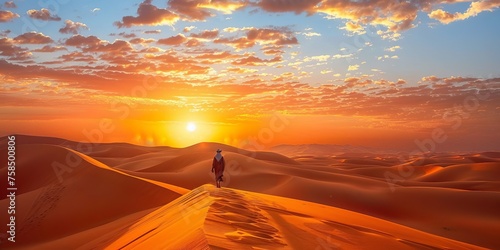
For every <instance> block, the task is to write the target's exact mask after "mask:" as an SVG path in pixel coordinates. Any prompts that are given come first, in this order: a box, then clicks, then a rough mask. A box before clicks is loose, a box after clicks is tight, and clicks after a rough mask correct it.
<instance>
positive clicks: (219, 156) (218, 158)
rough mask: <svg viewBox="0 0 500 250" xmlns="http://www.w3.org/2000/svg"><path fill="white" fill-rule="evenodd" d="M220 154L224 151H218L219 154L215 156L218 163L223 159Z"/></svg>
mask: <svg viewBox="0 0 500 250" xmlns="http://www.w3.org/2000/svg"><path fill="white" fill-rule="evenodd" d="M220 152H222V150H220V149H217V154H216V155H215V159H217V161H220V159H221V158H222V155H221V154H220Z"/></svg>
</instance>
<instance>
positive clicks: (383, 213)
mask: <svg viewBox="0 0 500 250" xmlns="http://www.w3.org/2000/svg"><path fill="white" fill-rule="evenodd" d="M16 143H17V147H16V156H17V161H16V164H17V168H16V181H17V183H16V185H17V188H18V191H17V193H16V195H17V196H16V202H17V206H16V224H17V227H16V228H17V234H16V242H15V243H10V242H6V235H5V233H4V231H6V230H3V231H2V232H1V233H3V234H0V236H2V237H1V240H2V242H1V243H0V244H1V245H0V246H1V248H2V249H488V248H489V249H499V248H500V241H499V240H498V237H497V235H498V232H499V231H500V213H499V212H498V211H500V153H496V152H481V153H477V152H475V153H440V154H428V155H425V156H414V157H406V156H403V157H402V155H398V154H395V153H392V152H391V153H383V152H375V153H368V152H360V151H356V150H353V149H352V148H349V152H341V151H335V152H333V151H332V152H331V153H330V154H328V150H326V153H325V147H324V146H321V148H320V149H318V150H317V151H318V152H320V151H321V152H322V153H321V154H319V153H318V154H317V155H315V154H314V152H315V148H314V147H317V145H311V146H309V147H308V150H303V146H301V147H300V148H299V147H298V148H299V149H300V150H293V147H286V148H285V149H286V150H283V148H281V150H280V148H278V149H276V150H274V152H253V151H248V150H244V149H239V148H235V147H231V146H227V145H223V144H217V143H200V144H196V145H193V146H191V147H187V148H171V147H143V146H137V145H131V144H125V143H103V144H91V143H87V144H84V143H78V142H72V141H67V140H63V139H57V138H47V137H36V136H22V135H18V136H16ZM5 145H6V138H5V137H4V138H0V155H7V149H6V146H5ZM217 148H221V149H222V150H223V155H224V157H225V159H226V163H227V166H226V172H225V175H224V177H225V181H224V183H223V188H222V189H217V188H215V187H214V186H213V185H212V184H213V175H212V174H211V173H210V168H211V161H212V157H213V155H214V153H215V150H216V149H217ZM346 151H347V150H346ZM353 152H354V153H353ZM6 160H7V159H6V157H1V158H0V163H1V164H2V165H0V166H1V168H0V176H3V177H2V178H4V177H5V176H6V172H7V168H6ZM2 183H4V182H3V180H2ZM0 194H1V198H2V199H1V200H0V207H2V208H6V207H7V206H8V202H9V201H8V199H6V198H5V197H6V195H7V193H6V188H5V185H4V186H3V187H2V189H1V191H0ZM6 210H7V209H2V213H3V214H2V216H0V218H1V221H0V224H3V225H6V224H7V223H8V221H7V220H8V219H7V216H4V215H6ZM5 229H6V228H5Z"/></svg>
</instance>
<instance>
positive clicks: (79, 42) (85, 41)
mask: <svg viewBox="0 0 500 250" xmlns="http://www.w3.org/2000/svg"><path fill="white" fill-rule="evenodd" d="M100 43H101V39H99V38H97V37H96V36H88V37H85V36H82V35H73V36H72V37H70V38H68V39H67V40H66V42H65V44H66V45H69V46H76V47H82V46H87V47H89V46H97V45H98V44H100Z"/></svg>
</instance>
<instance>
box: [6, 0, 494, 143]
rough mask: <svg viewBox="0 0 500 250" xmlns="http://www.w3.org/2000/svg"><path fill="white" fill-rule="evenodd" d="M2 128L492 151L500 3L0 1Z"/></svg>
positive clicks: (147, 138) (86, 136)
mask: <svg viewBox="0 0 500 250" xmlns="http://www.w3.org/2000/svg"><path fill="white" fill-rule="evenodd" d="M0 4H1V7H0V81H1V85H0V120H1V121H0V122H1V125H0V135H2V136H4V135H9V134H31V135H41V136H55V137H61V138H66V139H71V140H77V141H88V142H93V143H97V142H115V141H120V142H128V143H133V144H139V145H147V146H158V145H168V146H174V147H185V146H189V145H192V144H195V143H198V142H203V141H213V142H220V143H225V144H229V145H233V146H237V147H242V148H249V149H254V150H265V149H267V148H269V147H272V146H273V145H278V144H350V145H360V146H369V147H377V148H387V149H400V150H407V151H421V152H428V151H486V150H500V144H499V143H498V141H499V140H500V132H499V130H498V125H499V124H500V71H499V69H500V47H499V46H498V44H500V26H499V25H498V24H499V23H500V11H499V10H498V7H500V1H498V0H489V1H488V0H483V1H467V0H465V1H464V0H446V1H444V0H441V1H439V0H418V1H413V0H408V1H400V0H397V1H385V0H359V1H353V0H335V1H333V0H312V1H311V0H308V1H306V0H234V1H231V0H190V1H180V0H169V1H156V0H155V1H152V0H145V1H117V0H112V1H68V0H59V1H38V2H34V1H4V2H0Z"/></svg>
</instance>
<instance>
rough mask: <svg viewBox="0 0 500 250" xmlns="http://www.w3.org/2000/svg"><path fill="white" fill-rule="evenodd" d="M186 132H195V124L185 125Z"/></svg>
mask: <svg viewBox="0 0 500 250" xmlns="http://www.w3.org/2000/svg"><path fill="white" fill-rule="evenodd" d="M186 130H187V131H189V132H194V131H195V130H196V123H194V122H188V123H187V125H186Z"/></svg>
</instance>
